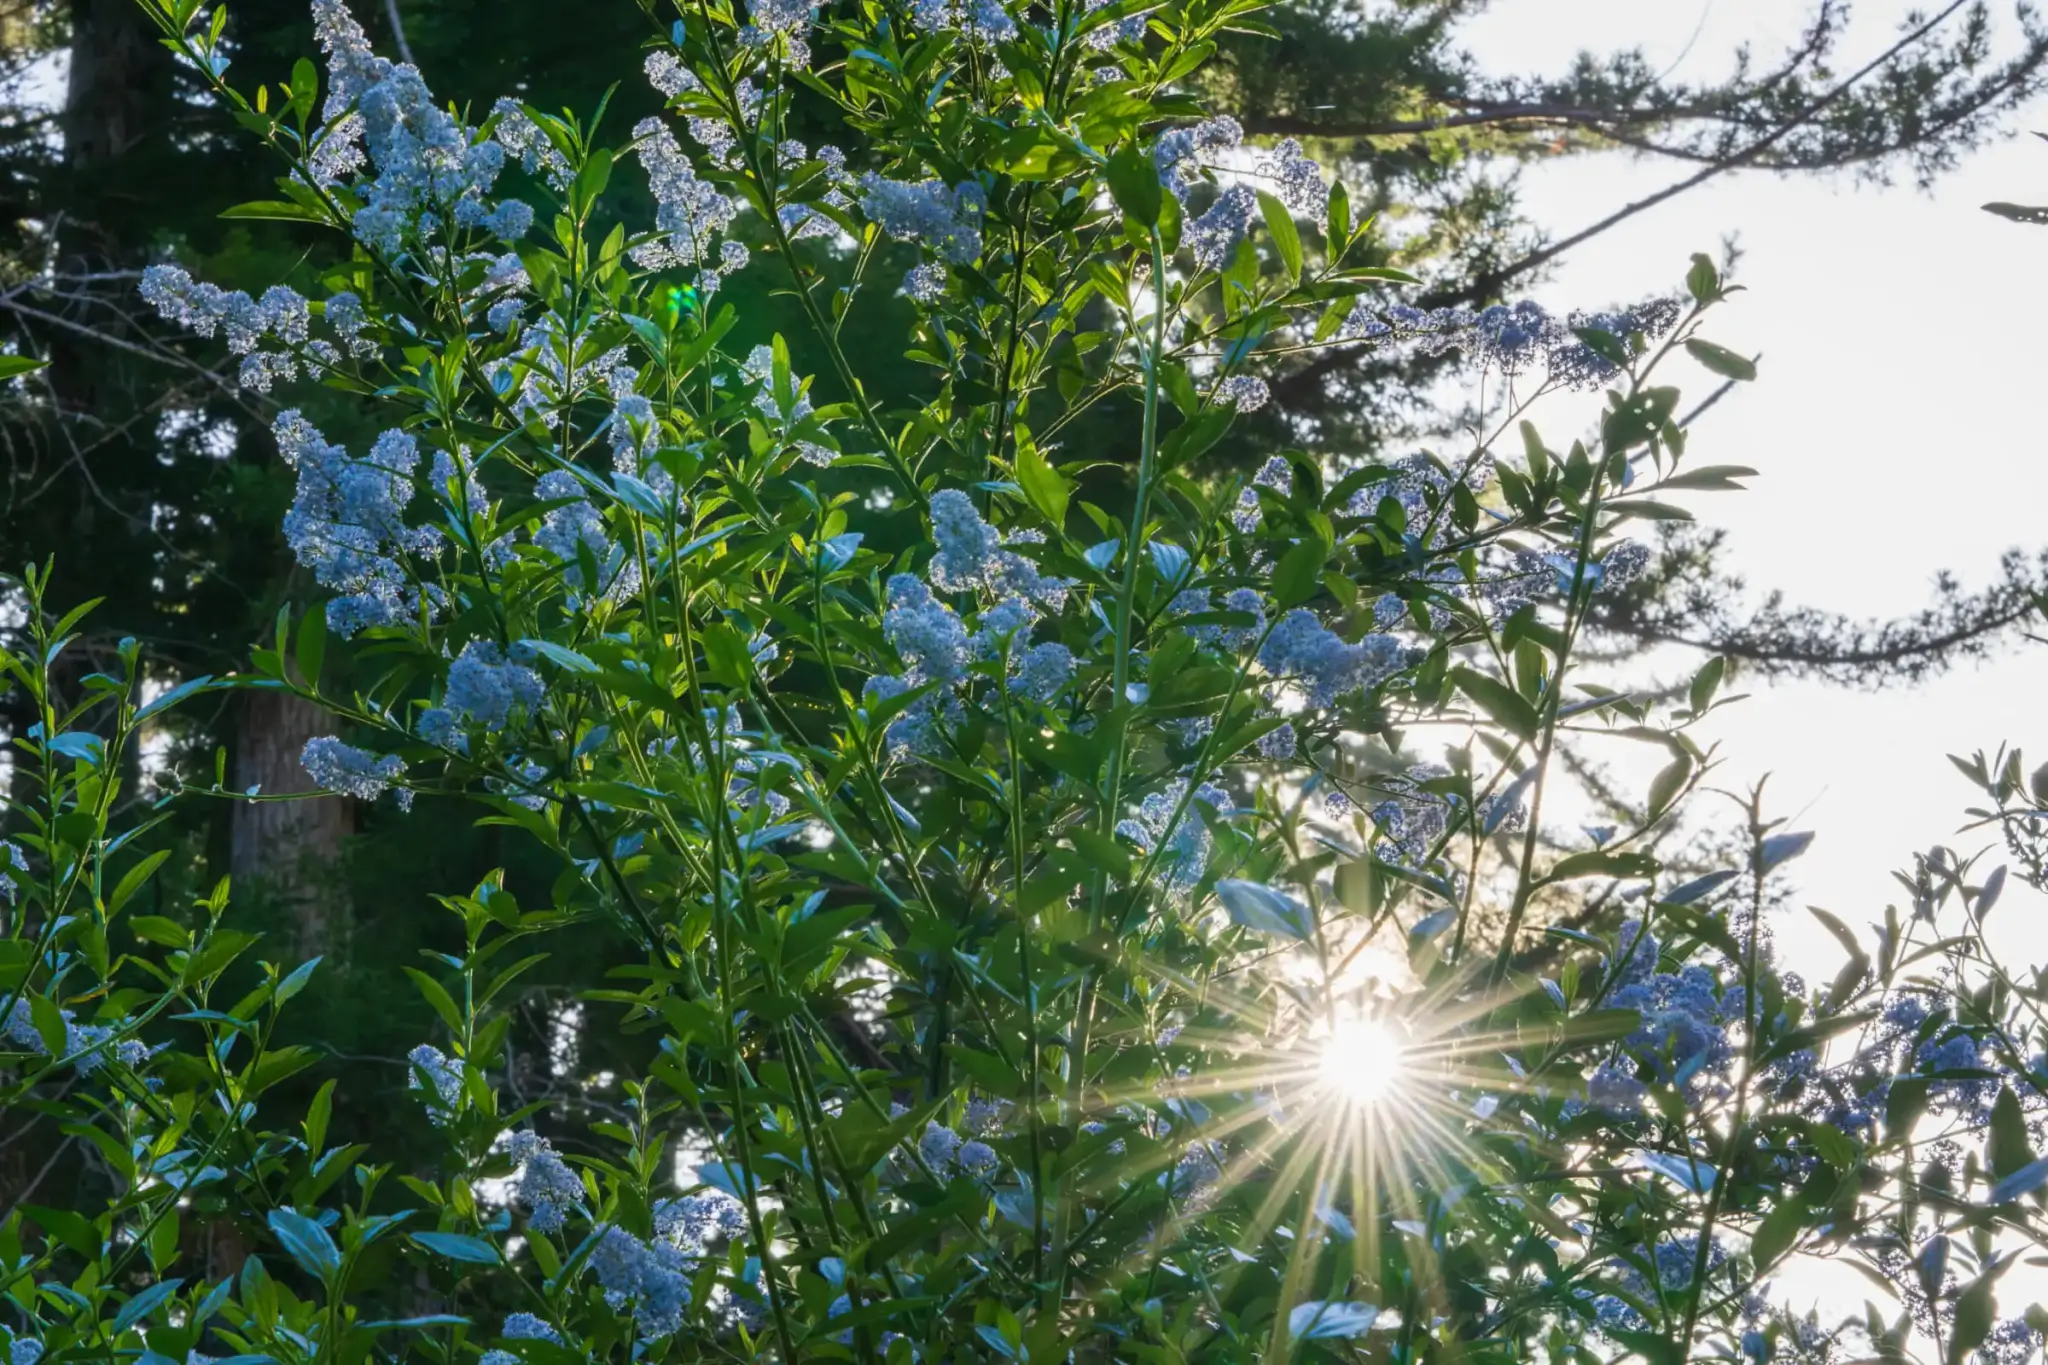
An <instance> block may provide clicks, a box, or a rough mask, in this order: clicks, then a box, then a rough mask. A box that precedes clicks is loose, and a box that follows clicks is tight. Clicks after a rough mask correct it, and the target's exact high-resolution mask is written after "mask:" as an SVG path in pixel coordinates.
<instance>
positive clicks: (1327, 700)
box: [1259, 607, 1406, 707]
mask: <svg viewBox="0 0 2048 1365" xmlns="http://www.w3.org/2000/svg"><path fill="white" fill-rule="evenodd" d="M1405 661H1406V653H1405V651H1404V650H1403V649H1402V648H1401V645H1400V642H1399V641H1397V640H1395V639H1394V638H1393V637H1392V636H1391V635H1368V636H1366V637H1365V638H1364V639H1362V640H1360V641H1359V642H1358V643H1357V644H1350V643H1347V642H1346V641H1345V640H1344V638H1343V637H1342V636H1340V635H1338V634H1337V633H1336V632H1335V631H1333V630H1331V629H1330V628H1329V627H1327V626H1325V625H1324V624H1323V623H1322V622H1321V621H1319V620H1317V619H1316V615H1315V613H1314V612H1312V611H1309V610H1308V609H1307V608H1305V607H1296V608H1295V609H1294V610H1293V611H1290V612H1288V613H1287V614H1286V615H1285V616H1283V617H1281V618H1280V620H1279V621H1278V622H1277V623H1276V624H1275V625H1274V627H1273V629H1272V631H1271V632H1270V633H1269V634H1268V635H1267V636H1266V643H1265V644H1264V645H1263V646H1261V647H1260V649H1259V663H1260V665H1261V666H1263V667H1264V668H1265V670H1266V672H1268V673H1270V674H1271V675H1272V676H1273V677H1274V678H1276V679H1284V680H1287V681H1291V682H1294V683H1296V684H1298V685H1299V686H1300V687H1301V688H1302V690H1303V691H1304V692H1306V693H1307V696H1308V704H1309V705H1310V706H1312V707H1325V706H1329V705H1331V704H1332V703H1333V702H1335V701H1336V700H1337V699H1338V698H1339V697H1344V696H1349V695H1350V694H1351V693H1354V692H1358V691H1361V690H1362V689H1364V688H1367V687H1370V686H1372V685H1373V684H1374V683H1376V682H1378V681H1380V680H1381V679H1382V678H1385V677H1386V676H1387V675H1388V674H1390V673H1394V672H1396V671H1398V670H1399V669H1400V668H1401V666H1402V664H1403V663H1404V662H1405Z"/></svg>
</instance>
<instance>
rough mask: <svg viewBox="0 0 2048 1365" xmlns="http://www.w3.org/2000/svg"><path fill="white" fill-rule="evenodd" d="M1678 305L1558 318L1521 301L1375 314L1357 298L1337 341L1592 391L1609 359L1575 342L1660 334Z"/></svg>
mask: <svg viewBox="0 0 2048 1365" xmlns="http://www.w3.org/2000/svg"><path fill="white" fill-rule="evenodd" d="M1682 312H1683V307H1682V305H1680V303H1679V302H1678V300H1676V299H1652V300H1650V301H1649V302H1647V303H1641V304H1637V305H1636V306H1635V307H1633V308H1628V309H1623V310H1620V311H1616V312H1605V313H1584V312H1575V313H1571V314H1569V315H1568V316H1566V317H1563V318H1559V317H1558V316H1556V315H1555V314H1553V313H1551V312H1549V311H1548V310H1547V309H1545V308H1544V307H1543V306H1542V305H1541V304H1538V303H1535V302H1533V301H1531V300H1527V299H1524V300H1521V301H1519V302H1516V303H1512V304H1495V305H1493V306H1492V307H1490V308H1483V309H1478V310H1474V309H1470V308H1429V309H1424V308H1413V307H1409V306H1407V305H1396V306H1395V307H1392V308H1387V309H1384V310H1376V309H1375V308H1374V307H1373V305H1372V303H1371V302H1370V301H1369V300H1366V299H1364V298H1361V299H1360V300H1359V302H1358V304H1357V305H1356V306H1355V307H1354V308H1353V309H1352V311H1351V313H1350V315H1349V316H1348V317H1347V318H1346V319H1345V322H1344V327H1343V331H1342V335H1344V336H1346V337H1349V338H1352V339H1356V340H1381V339H1394V340H1407V341H1413V342H1414V343H1416V346H1417V348H1418V349H1419V350H1420V351H1421V352H1422V353H1423V354H1425V355H1440V354H1443V353H1444V352H1447V351H1453V350H1456V351H1461V352H1463V353H1464V354H1465V356H1466V357H1468V358H1469V359H1472V360H1476V361H1478V362H1479V363H1480V364H1481V365H1483V366H1485V367H1486V368H1488V369H1490V370H1495V371H1497V372H1499V373H1501V374H1504V375H1509V376H1520V375H1531V374H1536V373H1537V372H1539V371H1540V372H1541V373H1542V375H1543V377H1544V379H1545V380H1546V382H1549V383H1554V384H1558V385H1562V386H1564V387H1566V388H1574V389H1587V388H1596V387H1598V386H1599V385H1601V384H1604V383H1606V382H1607V381H1608V380H1610V379H1612V378H1613V377H1614V376H1615V374H1616V373H1618V371H1617V368H1616V366H1615V364H1614V362H1613V361H1611V360H1609V359H1608V358H1607V357H1606V356H1603V355H1601V354H1600V353H1599V352H1598V351H1596V350H1594V349H1593V348H1592V347H1591V346H1588V345H1587V344H1586V343H1585V342H1584V341H1582V340H1580V339H1579V333H1580V332H1585V331H1598V332H1605V333H1606V334H1607V335H1609V336H1611V337H1614V338H1615V339H1616V340H1617V341H1620V342H1622V343H1623V344H1624V345H1626V344H1627V342H1628V339H1629V338H1630V337H1633V336H1637V335H1640V336H1642V337H1644V338H1646V339H1655V338H1657V337H1661V336H1663V335H1664V334H1665V333H1666V332H1669V331H1670V330H1671V329H1672V328H1673V327H1674V326H1676V325H1677V323H1678V319H1679V316H1680V315H1681V313H1682Z"/></svg>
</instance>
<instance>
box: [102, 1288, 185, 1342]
mask: <svg viewBox="0 0 2048 1365" xmlns="http://www.w3.org/2000/svg"><path fill="white" fill-rule="evenodd" d="M184 1283H185V1282H184V1281H183V1280H165V1281H163V1282H162V1283H160V1284H153V1285H151V1286H150V1287H149V1288H147V1289H145V1290H143V1291H142V1292H141V1293H139V1294H137V1295H135V1296H134V1297H133V1298H131V1299H129V1300H128V1302H126V1303H124V1304H122V1305H121V1311H120V1312H118V1313H116V1314H114V1335H115V1336H119V1335H121V1333H123V1332H125V1331H127V1330H128V1329H129V1328H131V1327H133V1326H134V1325H135V1324H136V1323H138V1322H141V1321H142V1320H143V1319H144V1318H146V1317H148V1316H149V1315H150V1314H151V1313H154V1312H155V1311H156V1310H157V1309H159V1308H161V1307H163V1305H164V1301H165V1300H166V1299H168V1298H170V1297H171V1296H172V1295H173V1294H176V1293H177V1292H178V1289H179V1287H180V1286H182V1285H183V1284H184Z"/></svg>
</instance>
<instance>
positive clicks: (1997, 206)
mask: <svg viewBox="0 0 2048 1365" xmlns="http://www.w3.org/2000/svg"><path fill="white" fill-rule="evenodd" d="M1984 211H1985V212H1986V213H1995V214H1997V215H1998V216H1999V217H2000V218H2010V219H2012V221H2014V222H2015V223H2034V224H2041V223H2048V207H2043V206H2033V207H2030V206H2028V205H2025V204H2007V203H2002V202H2001V203H1991V204H1986V205H1985V206H1984Z"/></svg>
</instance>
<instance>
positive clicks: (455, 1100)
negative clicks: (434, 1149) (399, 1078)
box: [405, 1043, 462, 1128]
mask: <svg viewBox="0 0 2048 1365" xmlns="http://www.w3.org/2000/svg"><path fill="white" fill-rule="evenodd" d="M405 1059H406V1061H408V1062H410V1063H411V1066H410V1067H409V1068H407V1070H408V1072H409V1074H408V1075H407V1076H406V1080H405V1088H406V1089H407V1090H418V1091H423V1092H425V1094H426V1097H427V1098H426V1107H427V1118H428V1119H429V1120H430V1121H431V1122H432V1123H433V1124H434V1126H435V1127H437V1128H438V1127H440V1126H441V1125H443V1124H445V1123H447V1122H448V1121H449V1120H450V1119H452V1118H454V1117H455V1110H456V1107H457V1106H458V1105H460V1104H461V1103H462V1063H461V1062H459V1061H457V1060H455V1059H454V1058H453V1057H448V1056H445V1055H443V1054H442V1052H441V1050H440V1049H439V1048H436V1047H432V1046H429V1045H428V1044H426V1043H421V1044H420V1045H419V1046H418V1047H416V1048H414V1049H413V1050H412V1051H411V1052H408V1053H407V1054H406V1057H405ZM422 1075H424V1076H425V1077H426V1080H425V1081H424V1082H422V1081H421V1079H420V1078H421V1076H422Z"/></svg>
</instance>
